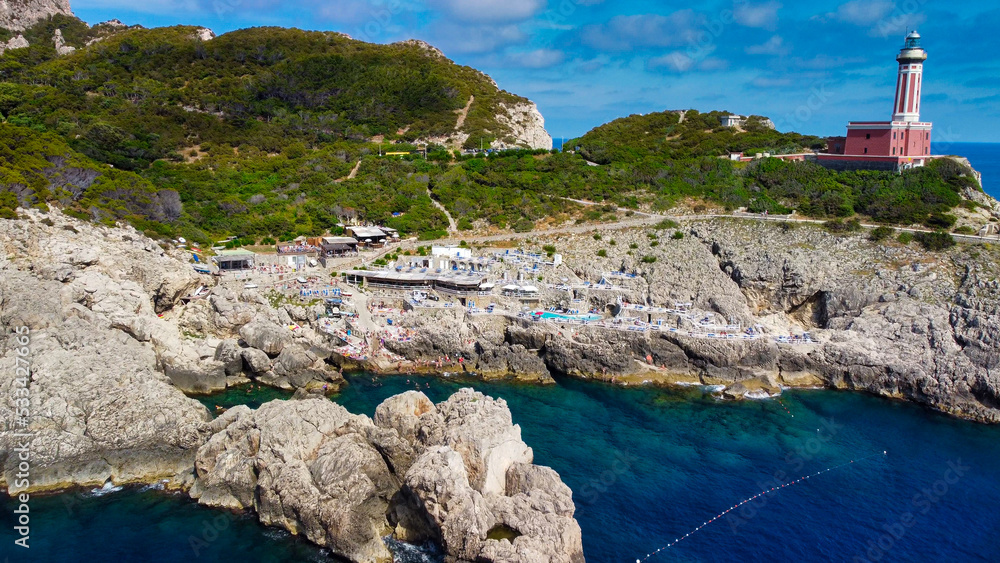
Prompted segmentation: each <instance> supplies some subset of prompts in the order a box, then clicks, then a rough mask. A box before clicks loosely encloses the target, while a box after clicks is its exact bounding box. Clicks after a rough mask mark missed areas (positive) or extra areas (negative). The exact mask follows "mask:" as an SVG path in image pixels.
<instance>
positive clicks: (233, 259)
mask: <svg viewBox="0 0 1000 563" xmlns="http://www.w3.org/2000/svg"><path fill="white" fill-rule="evenodd" d="M256 258H257V255H256V254H254V253H253V252H250V251H249V250H246V249H245V248H237V249H233V250H220V251H219V252H218V254H217V255H215V256H213V257H212V261H213V262H215V263H216V265H218V266H219V271H220V272H231V271H238V270H252V269H253V267H254V263H255V262H256Z"/></svg>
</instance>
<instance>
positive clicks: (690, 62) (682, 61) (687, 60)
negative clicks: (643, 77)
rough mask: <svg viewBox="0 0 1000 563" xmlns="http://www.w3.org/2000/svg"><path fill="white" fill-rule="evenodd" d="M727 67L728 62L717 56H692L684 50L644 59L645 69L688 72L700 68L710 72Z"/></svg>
mask: <svg viewBox="0 0 1000 563" xmlns="http://www.w3.org/2000/svg"><path fill="white" fill-rule="evenodd" d="M727 68H729V62H728V61H726V60H723V59H720V58H718V57H707V56H706V57H698V56H692V55H691V53H689V52H686V51H671V52H669V53H666V54H664V55H660V56H659V57H653V58H651V59H649V60H648V61H646V69H647V70H653V71H655V70H666V71H669V72H688V71H691V70H700V71H705V72H712V71H718V70H725V69H727Z"/></svg>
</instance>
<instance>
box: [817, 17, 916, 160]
mask: <svg viewBox="0 0 1000 563" xmlns="http://www.w3.org/2000/svg"><path fill="white" fill-rule="evenodd" d="M896 60H897V61H898V62H899V72H898V75H897V77H896V97H895V98H894V100H893V109H892V121H852V122H850V123H848V124H847V137H831V138H830V139H829V142H828V146H827V152H826V153H821V154H820V155H818V156H819V160H820V161H840V162H844V163H847V162H851V161H854V162H859V163H866V162H868V163H880V164H881V166H879V167H886V168H888V167H892V168H895V169H900V168H911V167H914V166H923V165H924V162H926V161H927V159H928V158H929V157H930V154H931V126H932V125H931V123H928V122H922V121H920V90H921V87H922V85H923V72H924V61H925V60H927V51H925V50H924V49H923V48H921V47H920V34H919V33H917V32H916V31H913V32H911V33H910V34H909V35H907V36H906V41H905V42H904V43H903V48H902V49H901V50H900V51H899V55H897V56H896ZM831 164H832V163H831Z"/></svg>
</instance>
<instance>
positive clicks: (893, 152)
mask: <svg viewBox="0 0 1000 563" xmlns="http://www.w3.org/2000/svg"><path fill="white" fill-rule="evenodd" d="M892 154H894V155H895V154H896V147H892Z"/></svg>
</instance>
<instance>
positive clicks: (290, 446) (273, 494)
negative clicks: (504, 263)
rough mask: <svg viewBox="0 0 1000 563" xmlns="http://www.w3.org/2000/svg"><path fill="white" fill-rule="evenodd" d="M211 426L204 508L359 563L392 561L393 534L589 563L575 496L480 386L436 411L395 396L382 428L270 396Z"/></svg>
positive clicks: (493, 555)
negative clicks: (234, 513) (251, 518)
mask: <svg viewBox="0 0 1000 563" xmlns="http://www.w3.org/2000/svg"><path fill="white" fill-rule="evenodd" d="M212 430H213V436H212V437H211V438H210V439H209V440H208V442H207V443H206V444H205V445H204V446H202V447H201V448H200V449H199V450H198V456H197V465H196V468H197V480H196V482H195V485H194V487H193V488H192V491H191V494H192V495H193V496H194V497H196V498H198V499H199V502H201V503H202V504H206V505H209V506H218V507H224V508H230V509H243V508H252V509H253V510H255V511H256V512H257V513H258V515H259V517H260V519H261V521H262V522H264V523H265V524H269V525H274V526H280V527H283V528H285V529H287V530H289V531H292V532H293V533H296V534H302V535H304V536H305V537H307V538H309V539H310V540H311V541H313V542H315V543H317V544H319V545H323V546H326V547H328V548H329V549H330V550H331V551H333V552H334V553H335V554H337V555H340V556H342V557H346V558H348V559H350V560H352V561H389V560H390V557H391V556H390V554H389V552H388V551H387V549H386V547H385V544H384V543H383V541H382V539H381V538H382V537H383V536H386V535H388V534H390V533H394V534H395V536H396V537H397V538H400V539H403V540H406V541H412V542H424V541H427V540H432V541H435V542H437V543H439V544H440V545H441V546H442V547H443V548H444V550H445V552H446V553H447V554H448V555H449V556H450V557H451V558H454V560H457V561H505V562H517V561H523V562H525V563H527V562H535V561H551V562H553V563H556V562H562V561H565V562H582V561H583V549H582V545H581V537H580V528H579V525H578V524H577V523H576V521H575V520H574V519H573V512H574V510H575V508H574V505H573V500H572V494H571V492H570V490H569V488H568V487H566V485H564V484H563V483H562V481H561V480H560V479H559V476H558V474H556V473H555V472H554V471H552V470H551V469H549V468H545V467H539V466H536V465H532V463H531V461H532V454H531V449H530V448H529V447H528V446H527V445H526V444H525V443H524V442H523V441H521V435H520V434H521V432H520V428H519V427H517V426H516V425H513V424H512V422H511V417H510V411H509V410H508V409H507V406H506V404H505V403H504V402H503V401H502V400H494V399H491V398H489V397H486V396H484V395H482V394H480V393H476V392H474V391H472V390H471V389H464V390H462V391H459V392H458V393H456V394H455V395H453V396H452V397H451V398H450V399H448V400H447V401H445V402H443V403H441V404H439V405H436V406H435V405H434V404H433V403H432V402H431V401H430V400H428V399H427V397H426V396H424V395H423V394H422V393H419V392H416V391H410V392H407V393H404V394H402V395H397V396H395V397H391V398H389V399H388V400H386V401H385V402H384V403H383V404H382V405H380V406H379V407H378V409H377V411H376V414H375V419H374V421H373V420H372V419H370V418H368V417H365V416H357V415H352V414H350V413H348V412H347V411H346V410H345V409H344V408H343V407H341V406H340V405H337V404H335V403H332V402H330V401H328V400H324V399H319V398H315V399H306V400H301V401H296V400H293V401H287V402H283V401H273V402H271V403H268V404H266V405H263V406H262V407H260V408H259V409H257V410H256V411H251V410H250V409H248V408H245V407H239V408H236V409H232V410H230V411H229V412H227V413H226V414H224V415H223V416H222V417H220V418H219V419H218V420H216V421H215V422H213V428H212ZM498 530H503V531H504V532H506V535H505V537H506V538H507V539H501V538H499V537H498V536H496V533H497V531H498Z"/></svg>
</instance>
